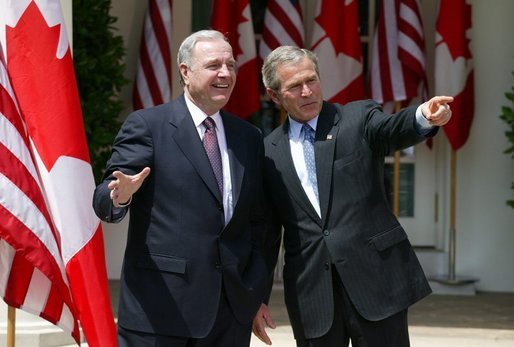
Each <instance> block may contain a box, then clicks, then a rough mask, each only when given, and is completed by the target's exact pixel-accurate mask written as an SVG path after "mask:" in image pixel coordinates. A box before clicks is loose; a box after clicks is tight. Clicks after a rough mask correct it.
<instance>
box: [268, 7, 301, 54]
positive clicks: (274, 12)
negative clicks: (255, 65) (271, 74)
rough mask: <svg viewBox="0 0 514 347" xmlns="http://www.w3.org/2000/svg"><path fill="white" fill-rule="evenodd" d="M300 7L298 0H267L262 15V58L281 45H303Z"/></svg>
mask: <svg viewBox="0 0 514 347" xmlns="http://www.w3.org/2000/svg"><path fill="white" fill-rule="evenodd" d="M304 36H305V34H304V28H303V17H302V9H301V7H300V3H299V1H298V0H269V1H268V7H267V8H266V13H265V15H264V27H263V29H262V40H261V42H260V46H259V56H260V57H261V59H262V60H264V59H265V58H266V56H267V55H268V54H269V53H270V52H271V51H272V50H274V49H275V48H277V47H279V46H282V45H291V46H298V47H303V46H304V42H305V37H304Z"/></svg>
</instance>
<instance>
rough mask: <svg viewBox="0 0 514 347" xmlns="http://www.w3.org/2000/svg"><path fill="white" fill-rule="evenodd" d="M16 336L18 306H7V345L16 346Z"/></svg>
mask: <svg viewBox="0 0 514 347" xmlns="http://www.w3.org/2000/svg"><path fill="white" fill-rule="evenodd" d="M15 336H16V308H14V307H12V306H11V305H8V306H7V347H14V344H15Z"/></svg>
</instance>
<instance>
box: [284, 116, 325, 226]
mask: <svg viewBox="0 0 514 347" xmlns="http://www.w3.org/2000/svg"><path fill="white" fill-rule="evenodd" d="M318 117H319V115H318V116H316V117H315V118H313V119H311V120H310V121H308V122H307V124H309V125H310V126H311V128H312V129H314V132H316V125H317V124H318ZM302 126H303V124H302V123H298V122H297V121H295V120H293V119H292V118H291V117H289V147H290V148H291V156H292V157H293V163H294V167H295V169H296V174H297V175H298V178H299V179H300V183H301V184H302V187H303V190H304V191H305V194H307V197H308V198H309V201H310V202H311V204H312V207H314V209H315V210H316V212H317V213H318V216H320V218H321V208H320V206H319V201H318V198H317V197H316V193H315V191H314V187H313V186H312V183H311V181H310V180H309V174H308V173H307V166H306V164H305V159H304V155H303V133H302V132H301V131H302Z"/></svg>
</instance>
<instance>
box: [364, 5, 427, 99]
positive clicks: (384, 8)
mask: <svg viewBox="0 0 514 347" xmlns="http://www.w3.org/2000/svg"><path fill="white" fill-rule="evenodd" d="M424 37H425V36H424V32H423V23H422V20H421V14H420V10H419V1H418V0H382V1H381V5H380V15H379V19H378V23H377V28H376V32H375V37H374V40H373V56H372V62H371V97H372V98H373V99H374V100H375V101H377V102H379V103H382V104H384V103H386V102H389V101H403V102H404V103H409V102H410V101H412V100H413V99H415V98H416V97H419V98H420V99H421V100H424V99H425V98H426V94H427V82H426V81H427V78H426V54H425V38H424Z"/></svg>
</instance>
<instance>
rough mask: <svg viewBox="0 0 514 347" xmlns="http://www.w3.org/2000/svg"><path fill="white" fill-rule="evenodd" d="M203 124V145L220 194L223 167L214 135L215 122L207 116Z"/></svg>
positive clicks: (216, 138)
mask: <svg viewBox="0 0 514 347" xmlns="http://www.w3.org/2000/svg"><path fill="white" fill-rule="evenodd" d="M203 125H204V126H205V128H206V129H205V135H204V136H203V147H204V148H205V152H206V153H207V157H208V158H209V162H210V163H211V166H212V171H214V176H216V181H218V188H219V190H220V193H221V195H223V168H222V165H221V154H220V148H219V146H218V137H217V136H216V123H215V122H214V119H212V118H211V117H207V118H206V119H205V120H204V121H203Z"/></svg>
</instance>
